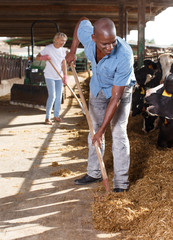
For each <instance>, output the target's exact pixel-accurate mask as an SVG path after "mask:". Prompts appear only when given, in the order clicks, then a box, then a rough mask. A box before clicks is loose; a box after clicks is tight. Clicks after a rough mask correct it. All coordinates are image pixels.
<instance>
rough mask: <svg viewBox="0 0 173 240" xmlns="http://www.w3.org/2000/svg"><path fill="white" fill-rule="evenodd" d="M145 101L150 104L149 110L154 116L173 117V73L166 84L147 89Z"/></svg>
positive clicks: (166, 80)
mask: <svg viewBox="0 0 173 240" xmlns="http://www.w3.org/2000/svg"><path fill="white" fill-rule="evenodd" d="M145 102H146V103H147V104H149V105H150V106H149V107H148V108H147V112H149V113H150V114H151V115H154V116H160V117H165V118H167V119H173V74H170V75H169V76H168V77H167V78H166V79H165V81H164V84H161V85H159V86H158V87H156V88H153V89H150V90H148V91H147V94H146V97H145Z"/></svg>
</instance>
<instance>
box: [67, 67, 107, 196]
mask: <svg viewBox="0 0 173 240" xmlns="http://www.w3.org/2000/svg"><path fill="white" fill-rule="evenodd" d="M71 69H72V72H73V75H74V78H75V81H76V85H77V87H78V91H79V95H80V98H81V102H82V105H83V107H84V111H85V115H86V118H87V122H88V126H89V130H90V133H91V136H92V137H93V136H94V134H95V132H94V129H93V125H92V121H91V118H90V115H89V111H88V108H87V104H86V101H85V98H84V95H83V92H82V89H81V86H80V83H79V80H78V76H77V73H76V70H75V68H74V65H73V63H72V64H71ZM94 146H95V149H96V153H97V158H98V161H99V164H100V170H101V173H102V178H103V184H104V186H105V189H106V191H107V192H109V191H110V187H109V182H108V177H107V173H106V169H105V164H104V161H103V158H102V155H101V151H100V148H99V145H98V143H97V142H95V144H94Z"/></svg>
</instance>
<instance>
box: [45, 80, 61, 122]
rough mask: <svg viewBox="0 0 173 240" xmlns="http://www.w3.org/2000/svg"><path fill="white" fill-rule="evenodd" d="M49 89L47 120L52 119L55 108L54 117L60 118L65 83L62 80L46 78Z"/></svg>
mask: <svg viewBox="0 0 173 240" xmlns="http://www.w3.org/2000/svg"><path fill="white" fill-rule="evenodd" d="M45 80H46V85H47V89H48V99H47V103H46V119H50V118H51V112H52V108H53V106H54V117H59V111H60V107H61V101H62V91H63V83H62V81H61V80H53V79H49V78H46V79H45Z"/></svg>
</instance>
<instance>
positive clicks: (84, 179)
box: [74, 174, 102, 185]
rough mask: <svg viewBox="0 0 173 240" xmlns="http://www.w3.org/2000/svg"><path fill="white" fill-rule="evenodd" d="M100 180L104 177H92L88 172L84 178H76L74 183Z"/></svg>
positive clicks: (79, 183)
mask: <svg viewBox="0 0 173 240" xmlns="http://www.w3.org/2000/svg"><path fill="white" fill-rule="evenodd" d="M100 181H102V177H101V178H93V177H90V176H89V175H88V174H86V175H85V176H83V177H82V178H80V179H76V180H75V181H74V183H75V184H76V185H85V184H89V183H95V182H100Z"/></svg>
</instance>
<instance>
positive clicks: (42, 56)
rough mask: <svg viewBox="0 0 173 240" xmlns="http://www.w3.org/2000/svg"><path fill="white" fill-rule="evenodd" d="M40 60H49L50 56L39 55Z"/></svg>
mask: <svg viewBox="0 0 173 240" xmlns="http://www.w3.org/2000/svg"><path fill="white" fill-rule="evenodd" d="M40 60H41V61H48V60H51V58H50V57H49V55H47V54H46V55H40Z"/></svg>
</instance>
